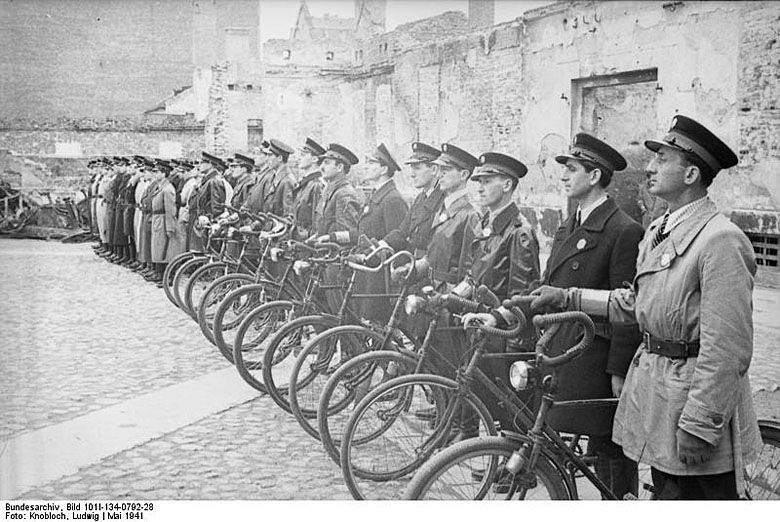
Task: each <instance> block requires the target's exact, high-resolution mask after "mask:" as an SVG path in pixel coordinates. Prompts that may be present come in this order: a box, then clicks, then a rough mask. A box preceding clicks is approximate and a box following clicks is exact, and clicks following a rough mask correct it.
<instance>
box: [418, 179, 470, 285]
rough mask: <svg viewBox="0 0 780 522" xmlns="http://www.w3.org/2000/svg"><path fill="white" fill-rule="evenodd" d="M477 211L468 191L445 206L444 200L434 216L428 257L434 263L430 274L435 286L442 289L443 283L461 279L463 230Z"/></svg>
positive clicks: (462, 274) (452, 283) (452, 282)
mask: <svg viewBox="0 0 780 522" xmlns="http://www.w3.org/2000/svg"><path fill="white" fill-rule="evenodd" d="M475 213H476V211H475V210H474V207H473V206H472V205H471V203H470V202H469V198H468V196H467V195H466V194H463V195H462V196H460V197H459V198H458V199H456V200H455V201H453V202H452V204H451V205H450V207H449V208H447V209H445V208H444V201H443V200H442V204H441V206H440V207H439V210H438V212H437V213H436V214H435V215H434V217H433V223H432V225H431V232H432V235H431V241H430V243H429V247H428V261H429V263H430V265H431V278H432V279H433V281H434V283H436V286H437V287H439V288H436V290H438V291H441V290H442V288H440V287H441V286H443V285H441V283H447V285H454V284H457V283H459V282H460V281H461V280H462V279H463V277H464V275H465V271H464V270H463V269H462V267H461V264H460V262H461V253H462V249H463V234H464V232H465V231H466V228H467V226H468V224H469V220H470V219H472V216H473V215H474V214H475Z"/></svg>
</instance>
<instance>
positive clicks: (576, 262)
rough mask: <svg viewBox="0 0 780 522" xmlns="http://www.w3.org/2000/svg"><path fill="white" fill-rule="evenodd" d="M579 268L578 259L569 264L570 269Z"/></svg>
mask: <svg viewBox="0 0 780 522" xmlns="http://www.w3.org/2000/svg"><path fill="white" fill-rule="evenodd" d="M579 268H580V262H579V261H575V262H573V263H572V264H571V269H572V270H578V269H579Z"/></svg>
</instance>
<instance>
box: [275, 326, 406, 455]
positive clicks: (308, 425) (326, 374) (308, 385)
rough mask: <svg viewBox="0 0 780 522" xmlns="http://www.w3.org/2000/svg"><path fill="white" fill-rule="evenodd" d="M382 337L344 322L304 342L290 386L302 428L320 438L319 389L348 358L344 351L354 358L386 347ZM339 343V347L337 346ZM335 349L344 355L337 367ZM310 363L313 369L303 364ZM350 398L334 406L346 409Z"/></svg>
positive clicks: (291, 376)
mask: <svg viewBox="0 0 780 522" xmlns="http://www.w3.org/2000/svg"><path fill="white" fill-rule="evenodd" d="M358 337H360V338H358ZM383 341H384V336H383V335H382V334H381V333H379V332H377V331H375V330H371V329H370V328H366V327H364V326H360V325H345V326H339V327H337V328H332V329H330V330H328V331H327V332H323V333H322V334H320V335H318V336H317V337H316V338H314V339H312V340H311V341H310V342H309V343H307V344H306V345H305V346H304V348H303V350H302V351H301V353H300V354H299V355H298V357H296V360H295V363H294V364H293V368H292V371H291V372H290V381H289V382H290V384H289V387H288V390H289V393H288V396H289V401H290V409H291V410H292V413H293V416H295V419H296V420H297V421H298V424H300V426H301V428H303V431H305V432H306V433H308V434H309V435H311V436H312V437H314V438H315V439H317V440H320V435H319V430H318V429H317V425H316V418H317V410H318V405H319V398H320V395H321V393H320V392H321V391H322V389H323V388H324V386H325V383H326V382H327V380H329V378H330V375H332V374H333V372H334V371H335V370H336V369H338V368H340V367H341V366H342V365H343V364H344V363H345V362H346V360H345V359H344V354H346V357H347V358H348V359H347V360H351V359H352V358H354V357H357V356H358V355H361V354H363V353H364V352H367V351H376V350H378V349H381V348H387V346H384V347H383V346H382V343H383ZM390 342H392V340H390ZM331 343H332V346H331ZM336 344H338V345H339V348H336ZM345 344H346V345H347V346H346V348H347V349H346V350H345V349H344V345H345ZM323 347H324V348H325V349H323ZM393 351H395V350H393ZM336 352H338V353H339V354H341V355H340V356H339V357H338V358H337V360H336V366H335V367H334V366H332V365H331V363H332V362H333V355H334V354H335V353H336ZM307 365H308V368H309V369H313V370H314V371H311V372H308V373H307V372H305V371H304V367H306V366H307ZM348 402H349V399H348V398H345V399H344V400H342V404H337V405H335V406H334V409H337V410H340V409H343V408H345V407H346V406H347V404H348Z"/></svg>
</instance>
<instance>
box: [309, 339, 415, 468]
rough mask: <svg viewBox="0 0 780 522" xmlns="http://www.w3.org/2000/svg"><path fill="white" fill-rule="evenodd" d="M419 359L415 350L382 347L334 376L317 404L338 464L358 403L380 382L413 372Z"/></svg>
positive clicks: (324, 435)
mask: <svg viewBox="0 0 780 522" xmlns="http://www.w3.org/2000/svg"><path fill="white" fill-rule="evenodd" d="M418 360H419V356H418V355H417V354H416V353H414V352H392V351H388V350H380V351H377V352H371V353H364V354H361V355H358V356H357V357H355V358H354V359H351V360H349V361H347V362H346V363H345V364H343V365H342V366H341V367H340V368H339V369H338V370H336V371H335V372H334V373H333V375H331V376H330V379H328V381H327V382H326V383H325V387H324V388H323V389H322V392H321V393H320V400H319V403H318V405H317V431H318V432H319V435H320V441H321V442H322V445H323V446H324V447H325V451H326V452H327V453H328V455H329V456H330V458H332V459H333V461H334V462H335V463H336V464H340V458H341V453H340V451H339V447H340V446H341V438H342V436H343V434H344V427H345V426H346V424H347V422H348V421H349V418H350V417H351V416H352V413H353V412H354V407H355V406H356V405H357V404H358V403H359V402H360V401H361V400H362V399H363V397H365V396H366V395H367V394H368V392H369V391H371V390H373V389H374V388H376V387H377V386H379V385H380V384H382V383H384V382H387V381H389V380H390V379H393V378H395V377H399V376H401V375H408V374H410V373H413V372H414V370H415V368H416V367H417V364H418Z"/></svg>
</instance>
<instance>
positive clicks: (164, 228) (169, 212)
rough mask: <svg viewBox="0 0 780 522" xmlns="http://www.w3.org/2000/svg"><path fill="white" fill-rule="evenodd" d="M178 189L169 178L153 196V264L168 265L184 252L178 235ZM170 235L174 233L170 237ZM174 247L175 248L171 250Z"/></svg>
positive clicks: (163, 180) (161, 183)
mask: <svg viewBox="0 0 780 522" xmlns="http://www.w3.org/2000/svg"><path fill="white" fill-rule="evenodd" d="M177 213H178V210H177V209H176V189H174V188H173V185H172V184H171V182H170V181H169V180H168V179H167V178H163V179H162V180H160V184H159V186H158V187H157V190H156V191H155V193H153V195H152V244H151V248H152V262H153V263H168V262H170V261H171V259H173V258H174V257H176V256H177V255H179V254H180V253H181V252H182V251H183V250H182V248H181V242H180V241H178V238H177V237H176V235H177V234H178V229H177V227H176V214H177ZM168 233H172V236H171V237H168ZM171 247H173V248H171Z"/></svg>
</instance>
